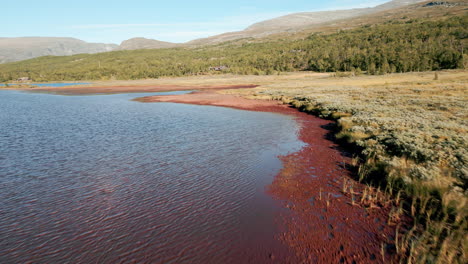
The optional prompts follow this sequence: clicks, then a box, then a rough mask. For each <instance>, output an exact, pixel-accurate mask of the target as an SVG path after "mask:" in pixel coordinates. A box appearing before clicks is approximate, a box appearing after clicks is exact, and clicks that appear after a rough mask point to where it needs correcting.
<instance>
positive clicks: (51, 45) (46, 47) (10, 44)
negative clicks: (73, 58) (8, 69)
mask: <svg viewBox="0 0 468 264" xmlns="http://www.w3.org/2000/svg"><path fill="white" fill-rule="evenodd" d="M117 48H118V46H117V45H115V44H102V43H88V42H85V41H82V40H79V39H74V38H49V37H22V38H0V63H5V62H12V61H20V60H27V59H31V58H36V57H41V56H47V55H53V56H66V55H75V54H80V53H91V54H92V53H100V52H107V51H112V50H115V49H117Z"/></svg>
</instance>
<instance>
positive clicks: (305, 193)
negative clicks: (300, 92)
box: [137, 91, 397, 263]
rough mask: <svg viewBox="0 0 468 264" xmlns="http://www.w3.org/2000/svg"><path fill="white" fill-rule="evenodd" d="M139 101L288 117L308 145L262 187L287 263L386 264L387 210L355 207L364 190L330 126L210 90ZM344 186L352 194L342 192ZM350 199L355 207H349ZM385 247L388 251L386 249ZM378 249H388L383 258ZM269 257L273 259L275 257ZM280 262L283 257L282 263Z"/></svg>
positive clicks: (389, 254) (389, 259) (290, 111)
mask: <svg viewBox="0 0 468 264" xmlns="http://www.w3.org/2000/svg"><path fill="white" fill-rule="evenodd" d="M137 100H138V101H141V102H175V103H186V104H198V105H213V106H224V107H232V108H237V109H244V110H251V111H266V112H275V113H281V114H287V115H292V116H294V117H295V118H296V120H297V122H298V123H299V124H300V126H301V129H300V134H299V137H300V139H301V140H302V141H304V142H305V143H307V146H306V147H304V148H303V149H302V150H301V151H299V152H296V153H292V154H290V155H288V156H285V157H281V159H282V161H283V169H282V170H281V172H280V173H279V174H278V175H277V176H276V177H275V179H274V181H273V183H272V184H271V185H270V186H268V187H267V192H268V193H269V194H271V195H272V196H273V197H274V198H275V199H277V200H278V201H279V202H280V203H281V205H282V207H283V208H284V210H282V211H281V212H280V213H279V215H278V224H279V226H280V229H282V232H281V233H280V234H279V235H278V239H279V240H280V241H282V242H283V243H284V244H285V245H286V246H288V247H289V248H290V249H291V250H292V252H294V253H295V255H294V256H290V257H289V258H288V259H289V261H287V262H291V263H383V262H385V263H388V262H392V261H396V260H397V259H396V258H397V256H395V255H394V254H393V253H392V252H391V251H392V249H391V247H392V246H391V245H392V243H394V241H393V236H394V235H395V226H394V225H388V224H387V221H388V215H389V211H390V210H389V208H385V207H378V208H375V209H365V208H363V207H362V206H360V205H358V203H359V201H360V198H361V195H362V194H361V193H362V190H363V188H364V186H363V185H361V184H359V183H358V182H356V181H354V180H352V179H351V177H350V172H349V171H348V170H347V169H345V166H346V165H347V164H349V163H350V158H349V157H347V156H348V155H346V153H345V152H342V151H340V148H339V146H338V145H337V144H335V143H334V142H332V141H330V140H329V139H327V137H328V135H329V133H330V131H329V130H328V129H327V127H328V126H330V125H331V124H332V122H330V121H327V120H323V119H320V118H317V117H314V116H311V115H307V114H305V113H301V112H299V111H297V110H295V109H292V108H289V107H287V106H285V105H280V104H279V103H278V102H276V101H258V100H248V99H244V98H241V97H236V96H233V95H224V94H218V93H214V92H209V91H201V92H194V93H191V94H184V95H167V96H150V97H143V98H139V99H137ZM343 181H352V182H353V191H354V192H355V194H353V195H352V194H350V192H349V191H346V192H344V191H343ZM352 196H354V199H355V201H356V202H352V199H353V198H352ZM388 245H390V246H388ZM382 247H385V248H387V250H386V251H385V252H386V253H385V254H384V255H385V256H382ZM271 258H272V259H273V260H274V259H276V260H279V259H278V258H275V255H274V253H273V254H272V256H271ZM281 259H282V258H281Z"/></svg>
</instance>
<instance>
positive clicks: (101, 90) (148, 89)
mask: <svg viewBox="0 0 468 264" xmlns="http://www.w3.org/2000/svg"><path fill="white" fill-rule="evenodd" d="M258 86H259V85H256V84H233V85H167V84H161V85H144V86H131V85H126V86H72V87H69V86H68V87H34V88H21V87H8V88H4V89H5V90H18V91H28V92H39V93H53V94H58V95H93V94H118V93H158V92H176V91H188V90H197V91H204V90H210V91H214V90H226V89H246V88H256V87H258Z"/></svg>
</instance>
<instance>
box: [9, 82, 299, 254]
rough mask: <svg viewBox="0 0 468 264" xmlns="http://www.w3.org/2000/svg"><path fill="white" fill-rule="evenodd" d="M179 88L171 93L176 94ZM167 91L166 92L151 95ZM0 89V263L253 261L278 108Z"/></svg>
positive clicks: (293, 146) (281, 142)
mask: <svg viewBox="0 0 468 264" xmlns="http://www.w3.org/2000/svg"><path fill="white" fill-rule="evenodd" d="M179 93H180V92H179ZM161 94H177V93H161ZM146 95H150V94H135V93H133V94H116V95H96V96H59V95H51V94H34V93H25V92H19V91H11V90H9V91H0V200H1V203H0V263H25V262H31V263H133V262H137V263H141V262H147V263H207V262H211V263H248V262H250V263H262V262H271V260H270V259H269V254H270V253H271V252H286V249H285V248H283V246H282V245H281V244H280V243H279V242H277V240H276V236H277V233H278V232H279V231H278V227H277V226H276V223H275V216H276V215H277V214H278V211H279V210H281V209H279V207H278V206H277V204H276V203H277V202H276V201H274V200H273V199H272V198H271V197H269V196H268V195H267V194H266V193H265V186H267V185H268V184H270V183H271V182H272V180H273V178H274V176H275V175H276V174H277V173H278V172H279V170H280V169H281V167H282V164H281V162H280V160H279V159H278V155H286V154H287V153H290V152H294V151H297V150H299V149H300V148H302V146H303V145H304V143H303V142H301V141H299V140H298V138H297V132H298V129H299V128H298V126H297V124H296V122H295V120H294V119H293V118H292V117H290V116H286V115H280V114H273V113H260V112H250V111H241V110H235V109H228V108H221V107H211V106H195V105H184V104H173V103H147V104H145V103H138V102H134V101H131V99H132V98H135V97H140V96H146Z"/></svg>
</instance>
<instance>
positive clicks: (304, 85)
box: [225, 70, 468, 263]
mask: <svg viewBox="0 0 468 264" xmlns="http://www.w3.org/2000/svg"><path fill="white" fill-rule="evenodd" d="M339 76H350V77H339ZM467 81H468V74H467V71H464V70H458V71H441V72H436V73H434V72H424V73H407V74H392V75H384V76H354V77H352V75H347V74H338V75H336V74H334V75H333V74H331V75H302V76H301V75H294V76H289V79H287V80H286V79H283V80H281V79H277V80H276V82H274V83H271V84H266V85H262V86H261V87H259V88H256V89H254V90H251V91H248V90H235V91H234V90H232V91H225V93H234V94H242V95H244V96H246V97H249V98H257V99H270V100H271V99H274V100H281V101H283V102H284V103H286V104H290V105H292V106H293V107H295V108H298V109H299V110H301V111H304V112H308V113H311V114H314V115H317V116H319V117H322V118H327V119H333V120H336V121H337V130H336V138H337V139H338V141H340V142H342V143H343V144H345V145H348V146H352V147H354V149H355V150H356V152H357V153H358V154H359V155H358V157H357V158H356V159H357V160H358V161H356V164H358V165H357V166H358V172H359V179H360V180H361V181H362V182H365V183H367V184H369V187H368V188H366V189H365V190H364V193H363V194H362V196H361V199H357V200H358V202H359V200H360V202H361V205H364V206H366V207H369V208H372V207H373V206H375V205H376V204H378V203H390V204H392V206H393V209H392V210H391V212H390V215H389V223H390V224H396V225H397V224H398V223H399V220H400V218H401V217H402V215H408V216H410V217H411V218H412V219H413V224H412V226H409V227H403V226H399V228H398V234H396V241H397V243H396V244H397V245H396V247H397V251H398V252H399V254H400V255H401V256H402V257H403V259H404V260H405V261H406V262H407V263H466V262H467V260H468V259H467V256H466V252H468V239H467V230H468V224H467V223H468V208H467V206H466V204H467V201H468V199H467V196H468V195H467V193H468V192H467V187H468V167H467V164H468V134H467V131H468V110H467V107H466V106H467V105H468V89H467V88H468V86H467ZM343 190H347V191H351V193H352V195H353V201H354V200H355V197H354V193H353V191H352V185H350V183H347V182H345V183H344V186H343ZM380 190H382V192H384V193H385V195H384V194H383V193H380ZM385 197H388V198H385ZM447 261H448V262H447Z"/></svg>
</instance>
